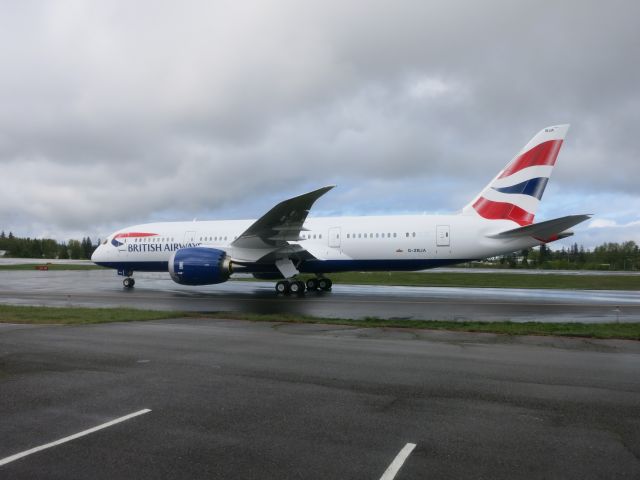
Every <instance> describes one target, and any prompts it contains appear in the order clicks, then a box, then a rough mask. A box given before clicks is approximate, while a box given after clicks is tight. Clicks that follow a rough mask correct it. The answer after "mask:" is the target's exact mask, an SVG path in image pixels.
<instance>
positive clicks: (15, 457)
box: [0, 408, 151, 467]
mask: <svg viewBox="0 0 640 480" xmlns="http://www.w3.org/2000/svg"><path fill="white" fill-rule="evenodd" d="M150 411H151V410H149V409H148V408H145V409H144V410H138V411H137V412H133V413H130V414H129V415H125V416H124V417H120V418H116V419H115V420H111V421H110V422H107V423H103V424H102V425H98V426H97V427H93V428H90V429H88V430H83V431H82V432H79V433H76V434H74V435H70V436H68V437H64V438H61V439H60V440H56V441H55V442H51V443H47V444H46V445H40V446H39V447H35V448H32V449H30V450H25V451H24V452H20V453H16V454H15V455H11V456H10V457H7V458H3V459H2V460H0V467H1V466H2V465H6V464H7V463H10V462H13V461H14V460H18V459H19V458H22V457H26V456H27V455H31V454H32V453H36V452H40V451H42V450H46V449H47V448H51V447H55V446H56V445H60V444H62V443H66V442H70V441H71V440H75V439H76V438H80V437H84V436H85V435H89V434H90V433H93V432H97V431H98V430H102V429H103V428H108V427H111V426H113V425H115V424H117V423H121V422H125V421H127V420H130V419H132V418H134V417H137V416H138V415H144V414H145V413H149V412H150Z"/></svg>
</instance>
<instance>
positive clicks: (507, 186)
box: [91, 125, 591, 295]
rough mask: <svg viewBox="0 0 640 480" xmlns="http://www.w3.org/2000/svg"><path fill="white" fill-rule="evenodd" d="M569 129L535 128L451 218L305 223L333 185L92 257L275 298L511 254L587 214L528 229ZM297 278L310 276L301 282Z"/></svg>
mask: <svg viewBox="0 0 640 480" xmlns="http://www.w3.org/2000/svg"><path fill="white" fill-rule="evenodd" d="M568 129H569V125H556V126H550V127H547V128H544V129H542V130H541V131H540V132H539V133H537V134H536V135H535V136H534V137H533V138H532V139H531V140H530V141H529V143H527V144H526V145H525V146H524V147H523V148H522V150H521V151H520V152H519V153H518V154H517V155H516V156H515V157H514V158H513V159H512V160H511V162H509V163H508V164H507V166H506V167H505V168H504V169H503V170H501V171H500V172H499V173H498V174H497V175H496V176H495V178H494V179H493V180H491V182H489V184H488V185H487V186H486V187H485V188H484V189H482V190H481V191H480V193H478V195H476V196H475V197H474V198H473V200H471V201H470V202H469V203H468V204H467V205H466V206H465V207H464V208H463V209H462V210H461V211H460V212H459V213H457V214H453V215H390V216H349V217H346V216H345V217H317V218H314V217H309V216H308V214H309V211H310V210H311V207H312V206H313V204H314V203H315V202H316V201H317V200H318V199H319V198H320V197H321V196H322V195H324V194H325V193H327V192H328V191H329V190H331V189H332V188H334V186H333V185H329V186H326V187H322V188H319V189H317V190H314V191H311V192H308V193H304V194H302V195H299V196H296V197H293V198H289V199H287V200H284V201H282V202H280V203H278V204H277V205H275V206H274V207H273V208H271V210H269V211H268V212H267V213H265V214H264V215H263V216H262V217H260V218H258V219H257V220H224V221H195V220H194V221H192V222H162V223H147V224H141V225H134V226H130V227H127V228H123V229H121V230H118V231H117V232H115V233H113V234H111V235H109V236H108V237H107V238H106V239H105V240H104V241H103V242H102V243H101V244H100V245H99V246H98V248H97V249H96V250H95V252H94V253H93V255H92V257H91V260H92V261H93V262H94V263H96V264H97V265H101V266H105V267H110V268H114V269H117V271H118V275H122V276H124V277H125V278H124V280H123V286H124V287H125V288H132V287H133V286H134V284H135V280H134V279H133V277H132V275H133V273H134V272H136V271H137V272H168V273H169V274H170V276H171V278H172V279H173V280H174V281H175V282H177V283H179V284H182V285H192V286H196V285H212V284H217V283H222V282H226V281H227V280H229V278H230V277H231V276H232V275H233V274H236V273H250V274H253V276H254V277H255V278H258V279H272V280H278V281H277V282H276V283H275V290H276V292H277V293H278V294H283V295H289V294H302V293H304V292H305V291H317V290H320V291H329V290H331V287H332V281H331V279H330V278H329V277H328V276H327V274H330V273H335V272H346V271H415V270H424V269H429V268H435V267H441V266H445V265H453V264H457V263H463V262H469V261H473V260H480V259H483V258H488V257H494V256H497V255H502V254H506V253H511V252H515V251H519V250H523V249H526V248H530V247H534V246H537V245H541V244H546V243H549V242H553V241H556V240H559V239H562V238H566V237H568V236H570V235H573V232H571V231H570V230H569V229H570V228H571V227H573V226H575V225H578V224H579V223H581V222H583V221H585V220H587V219H588V218H590V217H591V215H569V216H565V217H560V218H555V219H553V220H547V221H543V222H539V223H533V220H534V216H535V214H536V211H537V208H538V205H539V204H540V200H541V198H542V194H543V193H544V190H545V187H546V186H547V182H548V181H549V178H550V176H551V173H552V171H553V168H554V166H555V163H556V159H557V156H558V152H559V151H560V147H561V146H562V143H563V141H564V138H565V136H566V134H567V131H568ZM300 274H313V277H311V278H309V279H308V280H307V281H306V283H305V282H303V281H301V280H300V279H299V278H298V276H299V275H300Z"/></svg>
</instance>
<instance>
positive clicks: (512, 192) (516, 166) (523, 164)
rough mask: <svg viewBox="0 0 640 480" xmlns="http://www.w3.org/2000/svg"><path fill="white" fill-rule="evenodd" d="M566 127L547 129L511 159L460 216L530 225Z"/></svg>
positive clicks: (567, 127) (567, 128) (557, 126)
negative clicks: (475, 216) (473, 216)
mask: <svg viewBox="0 0 640 480" xmlns="http://www.w3.org/2000/svg"><path fill="white" fill-rule="evenodd" d="M568 130H569V125H556V126H553V127H547V128H545V129H543V130H541V131H540V132H538V134H537V135H536V136H534V137H533V138H532V139H531V140H530V141H529V143H527V144H526V145H525V146H524V148H523V149H522V150H521V151H520V152H519V153H518V154H517V155H516V156H515V158H514V159H513V160H511V162H510V163H509V164H508V165H507V166H506V167H504V169H503V170H502V171H501V172H500V173H498V175H497V176H496V177H495V178H494V179H493V180H492V181H491V182H490V183H489V185H487V186H486V187H485V188H484V189H483V190H482V191H481V192H480V193H479V194H478V195H477V196H476V197H475V198H474V199H473V200H472V201H471V202H470V203H469V204H468V205H467V206H465V207H464V208H463V210H462V213H463V214H467V215H480V216H481V217H484V218H487V219H489V220H498V219H501V220H511V221H514V222H516V223H517V224H518V225H520V226H524V225H530V224H531V223H533V218H534V216H535V214H536V211H537V209H538V205H539V204H540V199H541V198H542V194H543V193H544V189H545V187H546V186H547V182H548V181H549V177H551V172H552V171H553V167H554V165H555V163H556V158H557V157H558V152H559V151H560V147H561V146H562V142H563V140H564V137H565V136H566V135H567V131H568Z"/></svg>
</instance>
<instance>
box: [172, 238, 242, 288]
mask: <svg viewBox="0 0 640 480" xmlns="http://www.w3.org/2000/svg"><path fill="white" fill-rule="evenodd" d="M169 273H170V274H171V278H172V279H173V281H174V282H176V283H179V284H181V285H212V284H214V283H222V282H226V281H227V280H229V276H230V275H231V260H230V259H229V257H228V256H227V253H226V252H224V251H222V250H218V249H216V248H203V247H192V248H181V249H179V250H176V251H175V252H173V254H172V255H171V257H170V258H169Z"/></svg>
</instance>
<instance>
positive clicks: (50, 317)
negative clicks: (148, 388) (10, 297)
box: [0, 305, 184, 325]
mask: <svg viewBox="0 0 640 480" xmlns="http://www.w3.org/2000/svg"><path fill="white" fill-rule="evenodd" d="M183 316H184V313H181V312H163V311H155V310H138V309H135V308H82V307H31V306H16V305H0V323H24V324H36V325H41V324H56V325H85V324H92V323H108V322H137V321H145V320H161V319H166V318H178V317H183Z"/></svg>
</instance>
